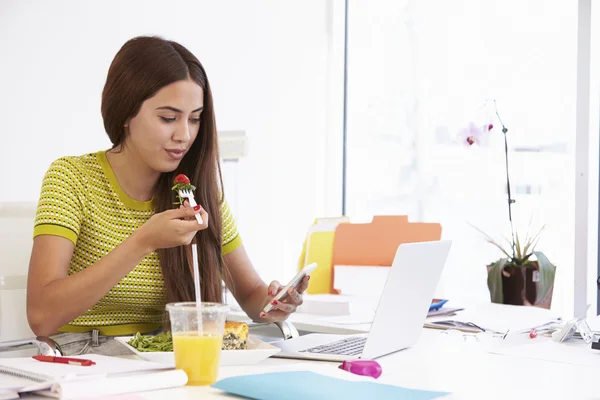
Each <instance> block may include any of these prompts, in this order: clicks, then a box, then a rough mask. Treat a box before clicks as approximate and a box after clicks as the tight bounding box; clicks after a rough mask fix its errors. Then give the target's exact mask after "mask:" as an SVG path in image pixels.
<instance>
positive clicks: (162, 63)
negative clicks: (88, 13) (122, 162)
mask: <svg viewBox="0 0 600 400" xmlns="http://www.w3.org/2000/svg"><path fill="white" fill-rule="evenodd" d="M186 79H192V80H193V81H195V82H196V83H198V85H200V87H202V89H203V92H204V109H203V111H202V115H201V122H200V129H199V132H198V135H197V137H196V139H195V140H194V143H193V144H192V147H191V148H190V150H189V151H188V153H187V154H186V155H185V156H184V157H183V160H182V161H181V163H180V164H179V168H178V169H177V170H176V171H173V172H170V173H163V174H161V176H160V178H159V181H158V185H157V192H156V195H155V196H154V198H155V202H156V210H155V211H156V212H157V213H158V212H162V211H165V210H168V209H171V208H173V207H174V205H173V202H174V193H173V192H172V191H171V187H172V185H173V179H174V177H175V175H176V174H180V173H182V174H185V175H187V176H188V177H189V178H190V181H191V183H192V184H193V185H194V186H196V188H197V189H196V193H195V198H196V201H197V202H198V204H201V205H202V207H203V208H204V209H205V210H206V212H207V213H208V215H209V224H208V228H207V229H205V230H202V231H199V232H198V233H197V234H196V243H197V245H198V263H199V268H200V279H201V282H202V284H201V289H202V300H203V301H216V302H221V301H222V291H221V280H222V277H223V257H222V255H221V246H222V240H223V239H222V235H221V215H220V204H221V202H222V201H223V197H222V193H223V179H222V176H221V168H220V164H219V150H218V142H217V129H216V123H215V114H214V108H213V99H212V93H211V90H210V85H209V83H208V78H207V76H206V72H205V71H204V67H203V66H202V64H200V61H198V59H197V58H196V57H195V56H194V55H193V54H192V53H191V52H190V51H188V50H187V49H186V48H185V47H183V46H182V45H180V44H179V43H176V42H173V41H168V40H165V39H162V38H160V37H148V36H141V37H136V38H133V39H131V40H129V41H128V42H126V43H125V44H124V45H123V47H121V49H120V50H119V52H118V53H117V55H116V56H115V58H114V60H113V62H112V64H111V66H110V68H109V70H108V76H107V78H106V84H105V86H104V90H103V92H102V118H103V119H104V128H105V129H106V133H108V137H109V138H110V140H111V142H112V144H113V147H117V146H120V145H123V143H124V141H125V138H126V132H125V128H124V125H125V123H126V121H127V120H128V119H130V118H133V117H135V116H136V115H137V113H138V112H139V110H140V108H141V106H142V103H143V102H144V101H145V100H146V99H148V98H150V97H152V96H153V95H154V94H155V93H156V92H157V91H158V90H160V89H161V88H163V87H165V86H167V85H169V84H171V83H173V82H176V81H180V80H186ZM186 253H187V252H186V249H185V248H184V246H179V247H175V248H170V249H158V257H159V260H160V265H161V269H162V272H163V278H164V282H165V289H166V293H167V299H166V300H167V302H173V301H193V300H194V297H195V296H194V281H193V277H192V273H191V268H190V265H189V262H188V257H187V254H186Z"/></svg>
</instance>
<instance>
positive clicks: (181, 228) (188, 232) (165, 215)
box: [132, 206, 208, 253]
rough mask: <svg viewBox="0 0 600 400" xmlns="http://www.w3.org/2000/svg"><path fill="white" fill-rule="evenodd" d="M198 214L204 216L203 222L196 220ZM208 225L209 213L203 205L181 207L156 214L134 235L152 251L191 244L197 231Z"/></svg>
mask: <svg viewBox="0 0 600 400" xmlns="http://www.w3.org/2000/svg"><path fill="white" fill-rule="evenodd" d="M196 214H200V217H202V224H199V223H198V221H197V220H196V218H195V215H196ZM207 227H208V214H207V213H206V211H205V210H204V209H203V208H202V207H199V206H198V207H197V209H194V208H192V207H181V208H176V209H173V210H167V211H163V212H161V213H158V214H154V215H153V216H152V217H150V219H149V220H148V221H146V223H145V224H144V225H142V226H141V227H140V228H138V229H137V230H136V231H135V233H134V234H133V235H132V237H136V238H137V239H138V241H139V242H140V243H141V244H142V246H144V248H145V249H146V251H147V252H148V253H150V252H152V251H154V250H156V249H167V248H170V247H177V246H182V245H187V244H190V243H191V242H192V239H193V238H194V236H195V235H196V232H198V231H201V230H203V229H206V228H207Z"/></svg>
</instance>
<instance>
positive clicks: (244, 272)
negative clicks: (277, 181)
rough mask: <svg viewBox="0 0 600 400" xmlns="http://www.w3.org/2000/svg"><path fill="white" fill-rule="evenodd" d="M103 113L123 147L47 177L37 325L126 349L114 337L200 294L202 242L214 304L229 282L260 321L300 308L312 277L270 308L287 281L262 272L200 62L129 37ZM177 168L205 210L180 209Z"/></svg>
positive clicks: (166, 45) (70, 340) (32, 279)
mask: <svg viewBox="0 0 600 400" xmlns="http://www.w3.org/2000/svg"><path fill="white" fill-rule="evenodd" d="M101 111H102V117H103V120H104V127H105V130H106V132H107V133H108V136H109V138H110V140H111V142H112V144H113V146H112V148H111V149H110V150H108V151H100V152H97V153H93V154H86V155H82V156H77V157H63V158H60V159H58V160H56V161H55V162H53V163H52V165H51V166H50V168H49V170H48V171H47V173H46V175H45V177H44V180H43V184H42V190H41V195H40V199H39V203H38V210H37V215H36V221H35V227H34V243H33V250H32V254H31V261H30V266H29V278H28V287H27V317H28V321H29V324H30V326H31V328H32V330H33V332H34V333H35V334H36V335H38V336H50V335H53V334H55V333H56V332H64V333H62V334H58V335H56V336H53V338H55V339H56V341H57V342H58V343H59V344H61V345H62V346H63V350H64V351H65V352H66V353H71V354H72V353H77V352H79V353H81V352H85V351H87V350H88V349H89V347H90V346H89V345H90V343H91V344H92V345H93V346H99V347H96V348H95V349H94V350H93V351H94V352H96V353H103V352H104V353H105V354H115V353H118V352H119V351H122V349H121V350H119V349H118V348H117V349H115V348H114V347H116V346H117V345H116V341H114V340H112V341H111V340H108V339H109V338H110V337H111V336H118V335H131V334H135V333H136V332H141V333H148V332H154V331H156V330H158V329H160V327H161V323H162V322H164V321H163V318H164V306H165V303H166V302H173V301H193V300H194V283H193V276H192V272H191V271H192V269H191V267H190V264H191V251H190V252H188V251H187V249H189V246H186V245H188V244H190V242H191V241H192V240H195V241H196V243H197V245H198V262H199V266H200V271H201V273H200V274H201V282H202V300H203V301H215V302H220V301H222V300H223V299H222V295H221V293H222V290H221V284H222V283H221V282H222V280H224V281H225V283H226V285H227V287H228V288H229V290H231V292H232V293H233V295H234V296H235V298H236V300H237V301H238V302H239V304H240V306H241V307H242V309H243V310H244V311H245V312H246V313H247V314H248V315H249V316H250V317H251V318H252V319H253V320H262V321H279V320H283V319H285V318H287V316H288V315H289V314H290V313H292V312H294V311H295V309H296V307H297V306H298V305H300V304H301V303H302V297H301V294H302V293H303V292H304V291H305V290H306V288H307V286H308V278H305V280H304V281H303V282H302V284H301V285H300V286H299V287H298V290H297V291H296V290H292V291H291V292H290V296H288V300H286V301H285V302H273V303H274V306H275V309H274V310H273V311H270V312H269V313H268V314H264V313H263V312H262V311H261V310H262V309H263V307H264V306H265V305H266V304H267V303H268V302H269V301H272V299H273V297H274V295H275V294H277V292H278V291H279V290H280V288H281V285H280V284H279V283H278V282H276V281H274V282H272V283H271V284H270V285H269V286H268V287H267V285H265V283H264V282H263V281H262V280H261V279H260V277H259V276H258V274H257V273H256V271H255V270H254V268H253V267H252V264H251V262H250V260H249V259H248V256H247V254H246V251H245V250H244V246H243V245H242V243H241V239H240V236H239V234H238V231H237V228H236V225H235V222H234V220H233V217H232V215H231V212H230V210H229V207H228V205H227V202H226V201H225V200H224V198H223V193H222V187H223V185H222V178H221V170H220V167H219V152H218V147H217V133H216V126H215V116H214V111H213V100H212V94H211V90H210V85H209V82H208V79H207V77H206V73H205V71H204V68H203V67H202V65H201V64H200V62H199V61H198V59H197V58H196V57H195V56H194V55H193V54H192V53H190V52H189V51H188V50H187V49H186V48H185V47H183V46H182V45H180V44H178V43H175V42H172V41H167V40H163V39H161V38H157V37H137V38H134V39H132V40H130V41H128V42H127V43H125V44H124V45H123V47H122V48H121V49H120V50H119V52H118V53H117V55H116V56H115V58H114V60H113V62H112V64H111V66H110V69H109V71H108V76H107V80H106V84H105V86H104V90H103V92H102V108H101ZM177 174H185V175H187V176H188V177H189V178H190V181H191V184H192V185H194V186H196V188H197V189H196V192H195V198H196V201H197V203H198V206H197V207H196V208H191V207H189V206H188V205H187V203H186V206H185V207H180V208H177V207H176V206H174V201H175V193H174V192H173V191H172V190H171V187H172V185H173V180H174V177H175V176H176V175H177ZM195 214H200V216H201V217H202V221H203V223H202V224H198V222H197V221H196V219H195V218H194V216H195ZM275 303H276V304H275ZM90 339H91V342H90ZM61 342H62V343H61Z"/></svg>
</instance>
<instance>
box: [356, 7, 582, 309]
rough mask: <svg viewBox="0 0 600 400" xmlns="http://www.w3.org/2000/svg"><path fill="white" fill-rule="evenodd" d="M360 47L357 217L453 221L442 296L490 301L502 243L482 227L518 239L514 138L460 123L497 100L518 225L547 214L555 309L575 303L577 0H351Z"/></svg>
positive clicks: (447, 233) (446, 228) (446, 233)
mask: <svg viewBox="0 0 600 400" xmlns="http://www.w3.org/2000/svg"><path fill="white" fill-rule="evenodd" d="M347 46H348V65H347V68H348V77H347V79H348V88H347V104H348V106H347V171H346V176H347V178H346V179H347V184H346V213H347V215H349V216H351V217H352V218H356V219H370V218H371V217H372V216H373V215H377V214H379V215H381V214H406V215H409V218H410V219H411V220H413V221H432V222H440V223H441V224H442V229H443V237H444V238H449V239H452V240H453V248H452V251H451V254H450V256H449V259H448V262H447V264H446V268H445V271H444V275H443V277H442V283H441V285H440V288H439V291H440V293H439V294H441V295H443V296H445V297H446V298H449V299H452V300H453V301H456V303H457V304H459V303H460V304H463V305H470V304H475V303H480V302H485V301H489V292H488V289H487V285H486V277H487V272H486V268H485V266H486V264H489V263H490V262H492V261H495V260H496V259H498V258H500V256H501V254H500V253H499V252H498V251H497V250H496V249H495V248H494V247H493V246H492V245H490V244H488V243H486V242H485V241H484V239H483V237H482V235H481V234H480V233H478V232H477V231H476V230H475V229H474V227H472V226H470V225H469V224H473V225H475V226H476V227H477V228H480V229H482V230H483V231H485V232H486V233H489V234H491V235H493V236H495V237H498V238H502V236H503V235H504V236H506V237H510V228H509V223H508V210H507V198H506V176H505V165H504V141H503V137H502V133H501V131H500V129H499V126H498V125H497V128H494V129H493V130H492V133H490V135H489V136H487V137H486V138H485V140H484V141H483V142H482V143H481V145H480V146H471V147H466V146H463V145H462V144H460V143H458V140H457V133H458V132H459V130H460V129H461V128H462V127H464V126H466V125H467V123H468V122H469V121H470V120H472V119H474V118H478V117H479V118H481V115H482V110H484V109H482V105H484V104H485V101H486V100H487V99H494V100H496V104H497V108H498V111H499V113H500V116H501V117H502V121H503V123H504V124H505V126H506V127H507V128H508V145H509V165H510V178H511V189H512V191H513V197H514V198H515V200H516V203H515V204H514V206H513V220H514V222H515V227H516V230H517V232H518V233H519V234H520V235H521V236H523V235H524V234H525V231H526V230H527V226H528V224H529V221H530V219H531V220H532V228H531V229H532V230H534V229H536V228H540V227H541V226H542V225H546V228H545V231H544V233H543V236H542V239H541V241H540V242H539V245H538V249H539V250H541V251H543V252H544V253H546V255H547V256H548V257H549V259H550V260H551V261H552V262H553V263H554V264H555V265H557V276H556V281H555V288H554V293H553V309H556V311H558V312H560V313H564V314H567V315H569V313H572V307H573V285H572V281H573V239H572V238H573V225H574V182H573V176H574V144H575V105H576V101H575V98H576V50H577V2H545V1H543V0H526V1H523V0H508V1H502V2H495V1H489V0H486V1H481V0H463V1H458V0H454V1H444V0H415V1H413V0H406V1H397V0H388V1H379V2H375V3H369V4H367V3H364V2H358V1H352V0H349V10H348V43H347ZM494 123H495V124H497V120H496V121H495V122H494Z"/></svg>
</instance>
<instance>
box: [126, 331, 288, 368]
mask: <svg viewBox="0 0 600 400" xmlns="http://www.w3.org/2000/svg"><path fill="white" fill-rule="evenodd" d="M132 337H133V336H117V337H115V339H116V340H118V341H119V342H121V343H123V344H124V345H125V346H126V347H127V348H128V349H129V350H131V351H133V352H134V353H135V354H136V355H138V356H139V357H141V358H143V359H144V360H147V361H153V362H157V363H161V364H166V365H169V366H175V358H174V356H173V352H172V351H138V350H137V349H135V348H134V347H132V346H130V345H129V344H127V342H128V341H129V340H131V338H132ZM280 351H281V349H280V348H278V347H275V346H272V345H270V344H268V343H265V342H263V341H261V340H258V339H255V338H252V337H249V338H248V349H247V350H223V351H221V362H220V364H219V365H220V366H222V367H225V366H232V365H250V364H257V363H259V362H261V361H262V360H265V359H267V358H269V357H271V356H272V355H274V354H277V353H279V352H280Z"/></svg>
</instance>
